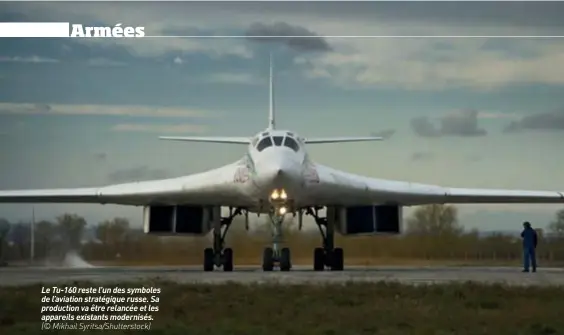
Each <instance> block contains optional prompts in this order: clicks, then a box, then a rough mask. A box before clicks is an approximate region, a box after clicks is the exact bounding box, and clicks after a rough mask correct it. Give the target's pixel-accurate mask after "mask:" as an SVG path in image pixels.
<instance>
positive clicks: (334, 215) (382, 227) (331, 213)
mask: <svg viewBox="0 0 564 335" xmlns="http://www.w3.org/2000/svg"><path fill="white" fill-rule="evenodd" d="M402 212H403V211H402V207H401V206H397V205H379V206H351V207H328V208H327V218H328V220H332V221H333V223H334V224H335V228H336V230H337V231H338V232H339V233H340V234H342V235H376V234H389V235H397V234H400V233H401V226H402V220H403V218H402ZM330 223H331V222H330Z"/></svg>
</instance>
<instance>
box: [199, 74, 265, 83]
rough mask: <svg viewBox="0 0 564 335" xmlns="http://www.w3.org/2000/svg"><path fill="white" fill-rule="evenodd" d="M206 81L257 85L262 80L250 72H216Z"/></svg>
mask: <svg viewBox="0 0 564 335" xmlns="http://www.w3.org/2000/svg"><path fill="white" fill-rule="evenodd" d="M205 81H207V82H209V83H219V84H245V85H256V84H258V83H260V81H259V80H258V79H257V78H255V77H254V76H253V75H251V74H249V73H230V72H225V73H215V74H212V75H210V76H209V77H208V78H207V79H206V80H205Z"/></svg>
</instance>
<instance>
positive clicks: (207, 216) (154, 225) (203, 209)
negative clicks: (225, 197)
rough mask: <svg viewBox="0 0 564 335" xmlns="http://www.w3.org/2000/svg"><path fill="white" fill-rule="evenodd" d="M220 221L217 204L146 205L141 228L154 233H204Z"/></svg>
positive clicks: (219, 210) (148, 232)
mask: <svg viewBox="0 0 564 335" xmlns="http://www.w3.org/2000/svg"><path fill="white" fill-rule="evenodd" d="M220 221H221V207H219V206H146V207H145V208H144V209H143V229H144V231H145V233H146V234H156V235H206V234H207V233H209V232H210V230H211V229H212V227H213V224H214V222H220Z"/></svg>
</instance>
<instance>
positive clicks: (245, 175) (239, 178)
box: [233, 167, 249, 183]
mask: <svg viewBox="0 0 564 335" xmlns="http://www.w3.org/2000/svg"><path fill="white" fill-rule="evenodd" d="M248 180H249V169H248V168H247V167H240V168H238V169H237V171H235V175H234V176H233V182H234V183H246V182H247V181H248Z"/></svg>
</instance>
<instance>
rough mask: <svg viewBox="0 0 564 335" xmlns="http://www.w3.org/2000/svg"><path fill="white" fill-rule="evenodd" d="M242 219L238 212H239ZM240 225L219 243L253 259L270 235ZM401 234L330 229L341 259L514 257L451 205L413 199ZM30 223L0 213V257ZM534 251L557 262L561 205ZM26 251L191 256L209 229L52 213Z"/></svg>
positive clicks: (298, 255) (20, 242)
mask: <svg viewBox="0 0 564 335" xmlns="http://www.w3.org/2000/svg"><path fill="white" fill-rule="evenodd" d="M240 221H242V219H241V220H240ZM295 226H296V222H294V220H292V219H291V218H289V219H288V224H287V225H285V228H286V231H285V233H284V236H285V237H284V239H285V243H286V244H287V245H288V246H289V247H290V248H291V250H292V254H293V256H292V257H293V258H294V259H298V260H299V259H303V260H304V261H308V260H310V258H311V257H312V256H311V253H312V250H313V248H315V247H317V246H319V245H320V242H321V239H320V237H319V233H318V232H317V231H311V232H309V231H302V232H299V231H297V230H296V229H295ZM261 227H262V228H261V229H259V230H257V231H254V232H246V231H245V229H244V224H243V222H237V221H235V222H234V223H233V226H232V227H231V229H230V231H229V234H228V235H227V244H228V245H229V246H231V247H233V249H234V250H235V257H236V258H237V259H238V261H239V262H244V261H248V262H249V263H252V262H255V261H258V260H259V257H260V255H261V250H262V248H264V246H266V245H268V244H269V243H270V239H269V236H268V234H269V229H268V228H269V225H268V224H266V221H265V224H264V225H261ZM404 227H405V234H402V235H399V236H375V237H370V236H364V237H345V236H339V235H337V236H336V244H337V245H339V246H342V247H343V248H345V250H346V258H347V259H348V260H358V261H359V262H362V261H370V260H376V261H377V260H379V259H395V260H399V259H409V260H414V259H422V260H439V261H440V260H443V261H444V260H452V261H499V262H507V261H514V260H517V259H520V258H521V241H520V238H519V237H518V236H514V235H511V234H504V233H495V234H490V235H482V234H480V233H479V231H477V230H466V229H464V228H463V227H462V226H461V225H460V223H459V221H458V211H457V208H456V207H455V206H452V205H427V206H420V207H418V208H417V209H416V210H415V211H414V212H413V214H412V215H411V216H410V217H408V218H406V220H405V222H404ZM30 229H31V224H30V223H28V222H19V223H11V222H9V221H8V220H5V219H0V260H2V261H4V262H8V263H10V262H22V261H26V260H29V259H30V256H31V255H30V253H31V248H30V247H31V230H30ZM538 232H539V238H540V241H539V247H538V257H539V259H540V260H541V261H545V263H546V262H554V263H562V264H564V209H563V210H560V211H558V212H557V213H556V215H555V217H554V220H553V222H551V223H550V224H549V225H548V229H547V232H546V233H545V232H544V231H543V230H542V229H538ZM34 240H35V241H34V259H35V261H37V262H49V261H52V262H57V261H60V260H61V259H63V258H64V257H65V255H67V254H68V253H69V252H70V251H74V252H76V253H78V254H80V255H81V256H82V257H83V258H84V259H85V260H87V261H91V262H98V263H104V262H106V263H111V264H116V263H121V264H133V263H139V264H149V263H160V264H199V263H200V262H201V257H202V256H201V254H202V250H203V248H205V247H208V246H210V243H211V238H210V236H204V237H159V236H153V235H146V234H144V233H143V232H142V231H141V229H140V228H137V229H134V228H132V226H131V223H130V222H129V220H127V219H125V218H114V219H112V220H106V221H103V222H100V223H98V224H97V225H95V226H94V228H93V229H90V228H89V227H88V225H87V222H86V220H85V219H84V218H83V217H81V216H79V215H76V214H64V215H61V216H59V217H57V218H56V219H55V220H53V221H47V220H42V221H39V222H36V223H35V234H34Z"/></svg>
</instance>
